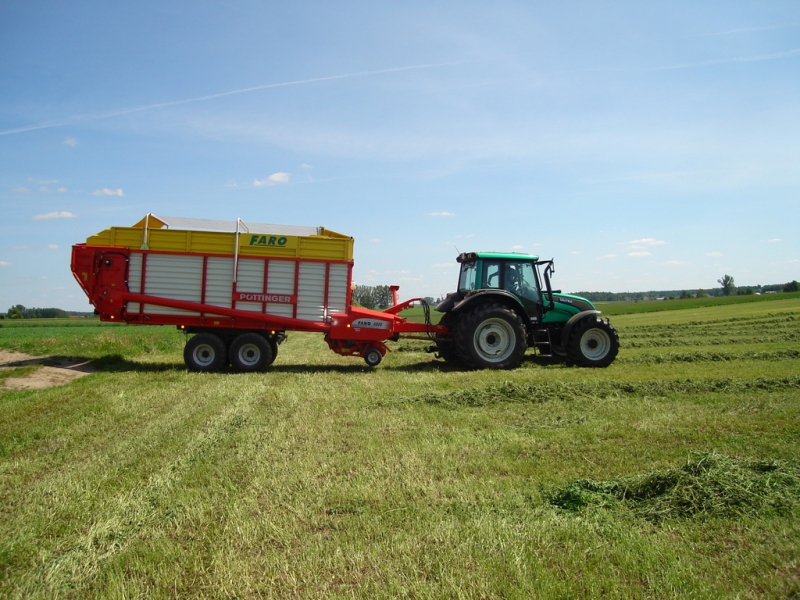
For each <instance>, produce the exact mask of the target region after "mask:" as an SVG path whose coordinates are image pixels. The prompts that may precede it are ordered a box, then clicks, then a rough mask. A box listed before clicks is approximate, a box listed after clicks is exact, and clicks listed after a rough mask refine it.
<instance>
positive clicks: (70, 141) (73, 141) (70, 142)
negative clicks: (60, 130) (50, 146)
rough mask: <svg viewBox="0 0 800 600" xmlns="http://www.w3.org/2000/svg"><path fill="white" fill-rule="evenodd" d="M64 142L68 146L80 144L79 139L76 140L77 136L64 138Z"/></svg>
mask: <svg viewBox="0 0 800 600" xmlns="http://www.w3.org/2000/svg"><path fill="white" fill-rule="evenodd" d="M64 143H65V144H66V145H67V146H71V147H73V148H74V147H75V146H77V145H78V140H76V139H75V138H66V139H65V140H64Z"/></svg>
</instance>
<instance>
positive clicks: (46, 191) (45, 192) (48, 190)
mask: <svg viewBox="0 0 800 600" xmlns="http://www.w3.org/2000/svg"><path fill="white" fill-rule="evenodd" d="M39 191H40V192H42V193H43V194H49V193H50V192H52V191H53V190H51V189H50V188H49V187H47V186H46V185H43V186H42V187H40V188H39Z"/></svg>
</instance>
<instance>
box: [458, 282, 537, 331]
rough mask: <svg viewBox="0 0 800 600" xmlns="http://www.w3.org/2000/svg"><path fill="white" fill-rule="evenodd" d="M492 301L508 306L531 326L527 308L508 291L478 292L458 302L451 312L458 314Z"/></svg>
mask: <svg viewBox="0 0 800 600" xmlns="http://www.w3.org/2000/svg"><path fill="white" fill-rule="evenodd" d="M492 300H494V301H495V302H497V303H498V304H502V305H504V306H507V307H508V308H510V309H511V310H513V311H514V312H515V313H517V314H518V315H519V316H520V318H522V320H523V321H524V322H525V324H526V325H530V317H529V316H528V313H527V312H526V311H525V308H524V307H523V306H522V304H521V303H520V301H519V300H518V299H517V297H516V296H515V295H514V294H512V293H511V292H507V291H506V290H478V291H477V292H473V293H471V294H469V295H467V296H466V297H465V298H464V299H463V300H461V301H460V302H457V303H456V304H455V305H454V306H453V309H452V310H451V311H450V312H452V313H455V314H457V313H460V312H463V311H464V310H469V309H471V308H474V307H475V306H477V305H478V304H483V303H484V302H489V301H492Z"/></svg>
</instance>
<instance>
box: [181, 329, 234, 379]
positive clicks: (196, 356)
mask: <svg viewBox="0 0 800 600" xmlns="http://www.w3.org/2000/svg"><path fill="white" fill-rule="evenodd" d="M183 362H185V363H186V366H187V367H188V368H189V370H190V371H196V372H198V373H210V372H212V371H218V370H220V369H221V368H222V367H223V366H225V344H224V343H223V342H222V340H221V339H220V338H219V336H217V335H214V334H213V333H198V334H197V335H195V336H194V337H192V338H191V339H190V340H189V341H188V342H186V347H185V348H184V349H183Z"/></svg>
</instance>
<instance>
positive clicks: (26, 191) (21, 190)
mask: <svg viewBox="0 0 800 600" xmlns="http://www.w3.org/2000/svg"><path fill="white" fill-rule="evenodd" d="M11 191H12V192H16V193H17V194H30V193H31V190H30V188H26V187H25V186H24V185H21V186H19V187H15V188H14V189H13V190H11Z"/></svg>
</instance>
